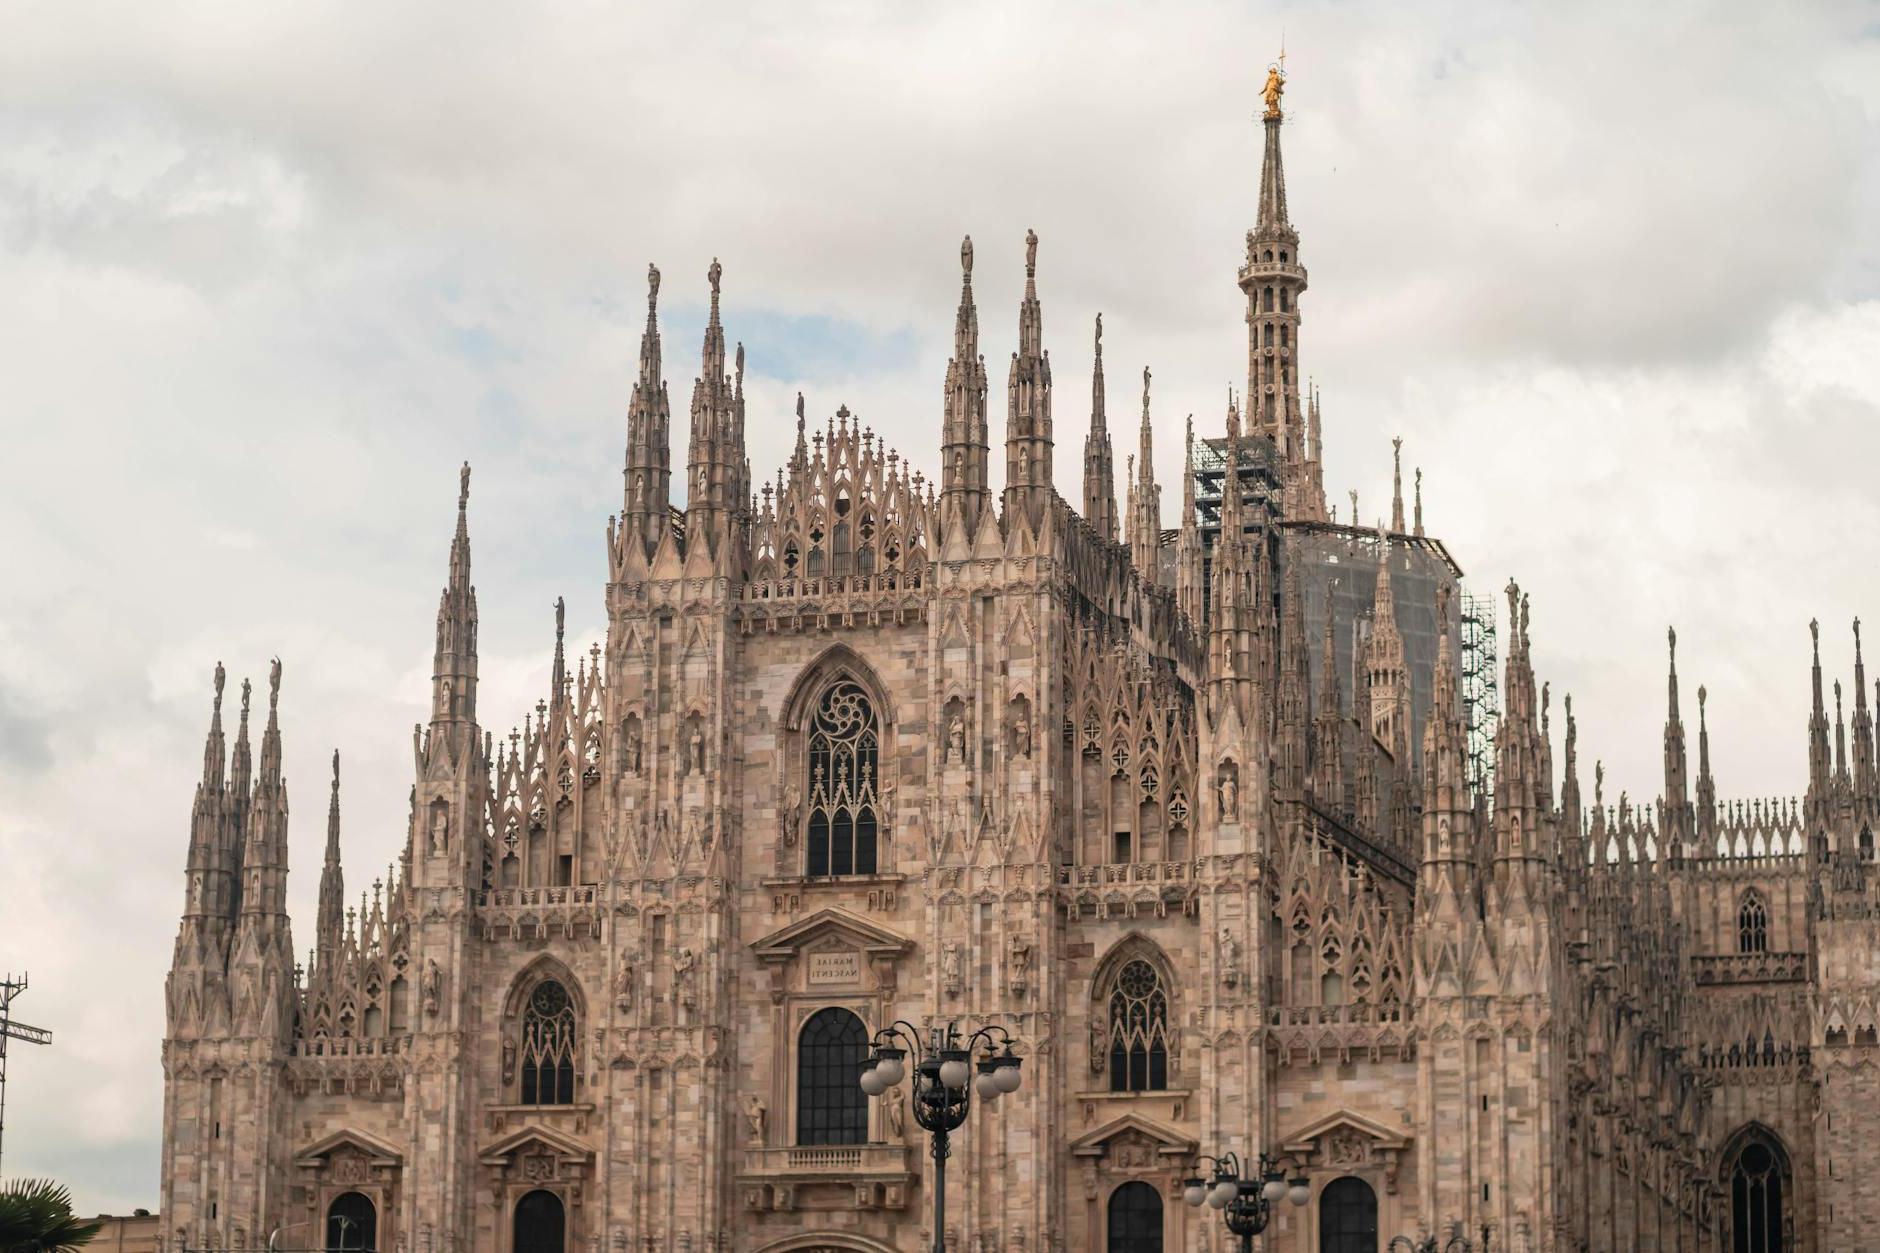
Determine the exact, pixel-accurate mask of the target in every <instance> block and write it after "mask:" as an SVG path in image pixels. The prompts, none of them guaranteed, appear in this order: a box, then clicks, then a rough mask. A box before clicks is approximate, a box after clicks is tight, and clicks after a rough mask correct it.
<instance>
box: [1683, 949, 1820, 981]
mask: <svg viewBox="0 0 1880 1253" xmlns="http://www.w3.org/2000/svg"><path fill="white" fill-rule="evenodd" d="M1691 975H1692V977H1693V978H1694V979H1696V981H1697V983H1698V985H1699V986H1700V987H1704V986H1715V985H1717V984H1731V983H1800V982H1802V981H1803V980H1805V979H1806V978H1808V954H1807V953H1704V954H1698V955H1696V956H1693V957H1692V958H1691Z"/></svg>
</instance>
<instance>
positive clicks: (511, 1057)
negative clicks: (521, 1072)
mask: <svg viewBox="0 0 1880 1253" xmlns="http://www.w3.org/2000/svg"><path fill="white" fill-rule="evenodd" d="M515 1080H516V1042H515V1041H514V1040H504V1041H503V1083H504V1084H505V1085H507V1084H510V1083H514V1082H515Z"/></svg>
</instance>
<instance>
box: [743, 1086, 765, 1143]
mask: <svg viewBox="0 0 1880 1253" xmlns="http://www.w3.org/2000/svg"><path fill="white" fill-rule="evenodd" d="M744 1121H745V1122H746V1123H747V1124H749V1126H750V1128H751V1147H752V1148H759V1147H762V1145H763V1143H764V1126H765V1124H766V1123H768V1122H769V1121H770V1108H769V1107H768V1106H766V1105H765V1104H764V1102H763V1099H762V1098H761V1097H759V1096H757V1095H755V1094H750V1095H747V1096H746V1097H745V1098H744Z"/></svg>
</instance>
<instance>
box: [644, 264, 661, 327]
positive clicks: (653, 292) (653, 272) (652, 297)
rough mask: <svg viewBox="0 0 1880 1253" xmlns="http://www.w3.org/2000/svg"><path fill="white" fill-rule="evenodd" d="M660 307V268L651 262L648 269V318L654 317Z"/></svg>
mask: <svg viewBox="0 0 1880 1253" xmlns="http://www.w3.org/2000/svg"><path fill="white" fill-rule="evenodd" d="M658 307H659V267H658V266H656V265H653V264H651V263H650V262H649V263H648V264H647V267H646V316H647V317H649V318H650V317H652V316H653V311H654V310H655V309H657V308H658Z"/></svg>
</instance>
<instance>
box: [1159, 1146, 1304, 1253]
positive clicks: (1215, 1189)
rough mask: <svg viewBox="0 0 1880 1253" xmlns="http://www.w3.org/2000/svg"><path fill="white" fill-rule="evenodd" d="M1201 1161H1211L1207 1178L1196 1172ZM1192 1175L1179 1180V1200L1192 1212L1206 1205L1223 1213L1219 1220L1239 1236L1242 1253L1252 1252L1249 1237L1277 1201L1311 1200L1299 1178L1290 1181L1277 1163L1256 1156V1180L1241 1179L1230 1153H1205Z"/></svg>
mask: <svg viewBox="0 0 1880 1253" xmlns="http://www.w3.org/2000/svg"><path fill="white" fill-rule="evenodd" d="M1202 1162H1213V1163H1214V1171H1213V1173H1212V1174H1211V1175H1208V1176H1203V1175H1202V1174H1201V1173H1200V1169H1201V1163H1202ZM1195 1170H1196V1173H1195V1174H1193V1175H1191V1176H1189V1177H1188V1178H1187V1179H1186V1180H1184V1181H1183V1185H1184V1186H1183V1188H1182V1200H1184V1201H1186V1202H1187V1203H1188V1204H1189V1205H1191V1206H1193V1207H1194V1208H1196V1209H1200V1208H1201V1207H1202V1206H1204V1205H1205V1206H1208V1207H1210V1208H1212V1209H1217V1210H1222V1211H1224V1212H1223V1213H1222V1215H1221V1218H1222V1219H1223V1220H1224V1221H1225V1222H1226V1223H1227V1229H1228V1230H1229V1231H1230V1232H1232V1233H1233V1234H1235V1235H1237V1236H1239V1237H1240V1247H1241V1249H1242V1250H1243V1253H1253V1238H1254V1237H1255V1236H1257V1235H1259V1234H1260V1233H1261V1232H1262V1231H1265V1230H1266V1225H1267V1224H1268V1223H1269V1222H1271V1221H1272V1219H1273V1210H1274V1209H1275V1208H1276V1207H1277V1206H1278V1205H1279V1203H1280V1202H1281V1201H1291V1202H1292V1203H1293V1204H1294V1205H1304V1204H1305V1203H1306V1202H1307V1201H1309V1200H1310V1199H1311V1198H1312V1189H1311V1187H1310V1186H1308V1185H1307V1183H1306V1181H1305V1177H1304V1176H1303V1175H1298V1174H1295V1175H1294V1176H1293V1177H1292V1178H1291V1179H1288V1178H1287V1177H1286V1172H1285V1171H1283V1170H1281V1169H1280V1166H1279V1163H1278V1162H1277V1161H1275V1160H1274V1159H1272V1158H1270V1157H1268V1156H1267V1155H1266V1154H1264V1153H1262V1154H1260V1161H1259V1164H1258V1168H1257V1169H1256V1170H1255V1171H1254V1172H1253V1173H1254V1175H1256V1176H1257V1177H1252V1178H1244V1179H1243V1178H1242V1177H1241V1173H1240V1172H1241V1162H1240V1158H1239V1157H1238V1156H1237V1155H1236V1154H1233V1153H1223V1154H1222V1155H1221V1156H1219V1157H1210V1156H1208V1155H1206V1154H1203V1155H1202V1156H1200V1157H1198V1158H1196V1159H1195Z"/></svg>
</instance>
